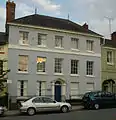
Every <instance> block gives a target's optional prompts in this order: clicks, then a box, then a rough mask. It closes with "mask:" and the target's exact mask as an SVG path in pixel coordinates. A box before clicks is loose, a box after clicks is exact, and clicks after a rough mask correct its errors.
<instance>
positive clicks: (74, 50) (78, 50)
mask: <svg viewBox="0 0 116 120" xmlns="http://www.w3.org/2000/svg"><path fill="white" fill-rule="evenodd" d="M71 50H72V51H77V52H79V51H80V50H79V49H74V48H71Z"/></svg>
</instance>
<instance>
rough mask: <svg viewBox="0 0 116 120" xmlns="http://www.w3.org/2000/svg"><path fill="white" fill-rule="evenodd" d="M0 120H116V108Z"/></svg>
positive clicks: (11, 117)
mask: <svg viewBox="0 0 116 120" xmlns="http://www.w3.org/2000/svg"><path fill="white" fill-rule="evenodd" d="M0 120H116V108H112V109H100V110H80V111H73V112H69V113H39V114H37V115H35V116H28V115H20V116H9V117H1V118H0Z"/></svg>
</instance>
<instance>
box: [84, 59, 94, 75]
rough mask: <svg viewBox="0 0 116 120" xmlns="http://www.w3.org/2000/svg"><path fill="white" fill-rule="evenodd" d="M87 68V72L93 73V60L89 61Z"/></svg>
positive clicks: (88, 73)
mask: <svg viewBox="0 0 116 120" xmlns="http://www.w3.org/2000/svg"><path fill="white" fill-rule="evenodd" d="M86 68H87V69H86V74H87V75H93V61H87V63H86Z"/></svg>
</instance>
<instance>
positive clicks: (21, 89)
mask: <svg viewBox="0 0 116 120" xmlns="http://www.w3.org/2000/svg"><path fill="white" fill-rule="evenodd" d="M27 83H28V81H27V80H19V81H18V82H17V88H18V89H17V95H18V96H27Z"/></svg>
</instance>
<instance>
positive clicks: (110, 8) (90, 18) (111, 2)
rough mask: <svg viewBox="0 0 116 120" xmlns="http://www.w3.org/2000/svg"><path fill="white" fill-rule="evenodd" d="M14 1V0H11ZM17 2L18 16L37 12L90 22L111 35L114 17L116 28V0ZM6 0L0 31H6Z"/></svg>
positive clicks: (0, 2)
mask: <svg viewBox="0 0 116 120" xmlns="http://www.w3.org/2000/svg"><path fill="white" fill-rule="evenodd" d="M11 1H12V0H11ZM14 2H15V3H16V5H17V6H16V18H18V17H23V16H26V15H30V14H34V12H35V8H37V13H38V14H42V15H49V16H54V17H60V18H66V19H67V18H68V14H69V16H70V17H69V18H70V20H72V21H74V22H76V23H78V24H81V25H83V24H84V22H86V23H88V24H89V29H91V30H93V31H95V32H98V33H100V34H102V35H104V36H105V37H106V38H108V37H109V36H110V31H109V21H108V19H106V18H105V17H109V18H113V20H112V22H111V23H112V32H114V31H115V30H116V0H14ZM5 5H6V0H0V31H4V25H5V16H6V14H5V13H6V10H5V7H6V6H5Z"/></svg>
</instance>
